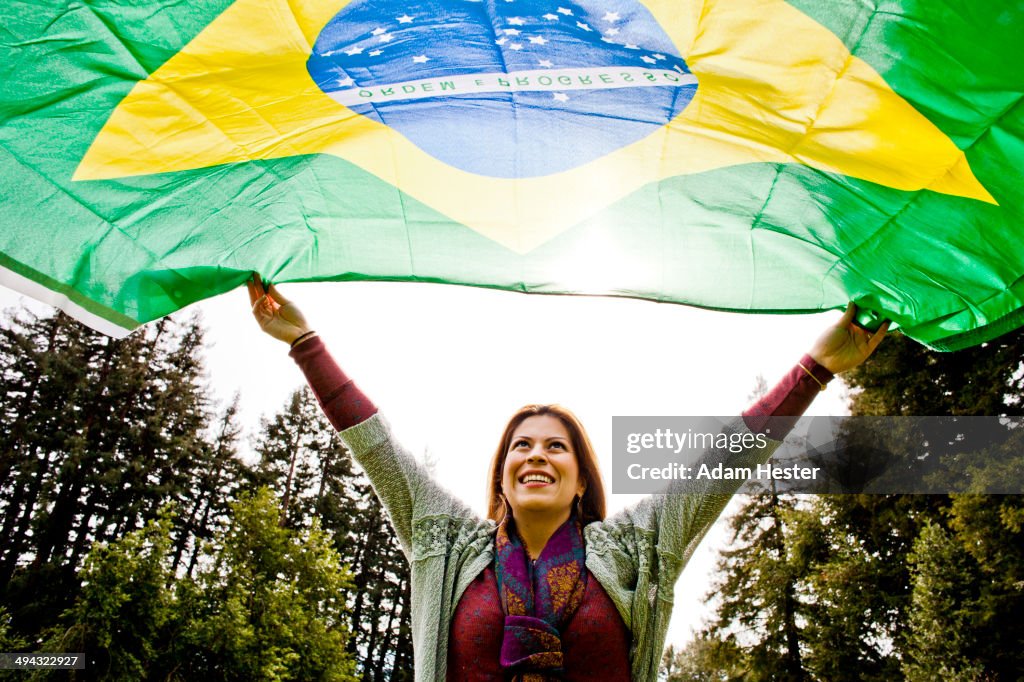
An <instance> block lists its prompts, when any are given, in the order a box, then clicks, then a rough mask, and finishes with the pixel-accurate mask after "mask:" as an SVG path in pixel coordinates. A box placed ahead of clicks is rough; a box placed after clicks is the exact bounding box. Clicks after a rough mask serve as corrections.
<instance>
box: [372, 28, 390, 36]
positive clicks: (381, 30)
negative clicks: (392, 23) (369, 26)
mask: <svg viewBox="0 0 1024 682" xmlns="http://www.w3.org/2000/svg"><path fill="white" fill-rule="evenodd" d="M387 32H388V30H387V29H386V28H381V27H380V26H378V27H377V28H375V29H373V30H372V31H370V35H372V36H379V35H380V34H381V33H387Z"/></svg>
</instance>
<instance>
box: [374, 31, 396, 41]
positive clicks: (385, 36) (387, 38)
mask: <svg viewBox="0 0 1024 682" xmlns="http://www.w3.org/2000/svg"><path fill="white" fill-rule="evenodd" d="M394 39H395V37H394V36H393V35H391V34H390V33H381V34H380V37H379V38H378V40H380V42H382V43H390V42H391V41H392V40H394Z"/></svg>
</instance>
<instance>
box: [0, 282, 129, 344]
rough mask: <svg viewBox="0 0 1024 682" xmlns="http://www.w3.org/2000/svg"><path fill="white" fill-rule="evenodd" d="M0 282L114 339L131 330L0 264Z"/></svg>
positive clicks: (124, 335) (123, 335)
mask: <svg viewBox="0 0 1024 682" xmlns="http://www.w3.org/2000/svg"><path fill="white" fill-rule="evenodd" d="M0 284H2V285H3V286H5V287H7V288H8V289H13V290H14V291H17V292H18V293H20V294H24V295H26V296H28V297H30V298H34V299H35V300H37V301H39V302H41V303H46V304H47V305H52V306H53V307H54V308H60V309H61V310H63V311H64V312H65V313H67V314H68V315H70V316H71V317H73V318H75V319H76V320H78V321H79V322H81V323H82V324H84V325H86V326H89V327H92V328H93V329H95V330H96V331H98V332H101V333H103V334H106V335H107V336H112V337H113V338H115V339H123V338H124V337H126V336H128V334H130V333H131V332H132V330H131V329H125V328H124V327H121V326H119V325H117V324H115V323H113V322H111V321H110V320H108V319H106V318H104V317H100V316H99V315H97V314H96V313H92V312H89V311H88V310H86V309H85V308H83V307H82V306H80V305H78V304H77V303H75V302H74V301H72V300H71V299H69V298H68V297H67V296H65V295H64V294H60V293H57V292H56V291H53V290H52V289H47V288H46V287H44V286H43V285H42V284H39V283H38V282H34V281H32V280H30V279H29V278H27V277H23V276H22V275H19V274H18V273H16V272H14V271H13V270H8V269H7V268H5V267H4V266H2V265H0Z"/></svg>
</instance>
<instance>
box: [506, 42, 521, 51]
mask: <svg viewBox="0 0 1024 682" xmlns="http://www.w3.org/2000/svg"><path fill="white" fill-rule="evenodd" d="M508 49H510V50H521V49H523V46H522V45H520V44H519V43H512V44H511V45H509V46H508Z"/></svg>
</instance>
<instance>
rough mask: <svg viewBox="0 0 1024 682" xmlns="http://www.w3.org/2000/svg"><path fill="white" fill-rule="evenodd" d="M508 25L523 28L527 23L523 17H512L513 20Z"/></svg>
mask: <svg viewBox="0 0 1024 682" xmlns="http://www.w3.org/2000/svg"><path fill="white" fill-rule="evenodd" d="M508 23H510V24H512V25H513V26H522V25H523V24H525V23H526V22H525V21H523V19H522V17H512V18H511V19H509V20H508Z"/></svg>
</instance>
